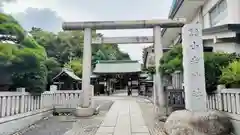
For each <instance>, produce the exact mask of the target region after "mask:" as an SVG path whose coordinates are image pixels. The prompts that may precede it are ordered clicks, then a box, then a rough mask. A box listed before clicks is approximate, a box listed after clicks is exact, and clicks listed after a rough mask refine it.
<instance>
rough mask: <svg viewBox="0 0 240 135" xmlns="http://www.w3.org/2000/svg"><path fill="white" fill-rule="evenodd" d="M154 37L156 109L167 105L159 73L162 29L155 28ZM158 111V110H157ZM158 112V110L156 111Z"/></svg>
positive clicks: (161, 54) (154, 93) (161, 53)
mask: <svg viewBox="0 0 240 135" xmlns="http://www.w3.org/2000/svg"><path fill="white" fill-rule="evenodd" d="M153 37H154V55H155V75H154V87H153V90H154V92H153V96H154V104H155V105H157V106H156V107H163V106H164V105H165V100H164V90H163V85H162V77H161V75H160V74H161V73H160V71H159V65H160V63H159V62H160V59H161V58H162V56H163V46H162V42H161V41H162V36H161V27H160V26H155V27H154V28H153ZM155 109H158V108H155ZM155 111H157V110H155Z"/></svg>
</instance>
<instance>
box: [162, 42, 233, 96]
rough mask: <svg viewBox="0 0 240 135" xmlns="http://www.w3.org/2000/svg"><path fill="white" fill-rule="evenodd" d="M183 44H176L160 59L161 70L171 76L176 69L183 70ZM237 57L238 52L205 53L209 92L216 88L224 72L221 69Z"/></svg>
mask: <svg viewBox="0 0 240 135" xmlns="http://www.w3.org/2000/svg"><path fill="white" fill-rule="evenodd" d="M182 59H183V56H182V46H176V47H174V48H173V49H172V50H170V51H168V52H166V53H164V54H163V57H162V59H161V60H160V67H159V68H160V72H162V74H163V75H165V76H169V75H171V74H172V73H174V72H175V71H183V66H182ZM235 59H236V54H227V53H213V52H205V53H204V65H205V79H206V90H207V92H208V93H210V92H212V91H214V90H216V86H217V85H218V83H219V79H220V76H221V74H222V71H221V69H222V68H223V67H226V66H227V65H228V64H229V63H231V62H232V61H233V60H235Z"/></svg>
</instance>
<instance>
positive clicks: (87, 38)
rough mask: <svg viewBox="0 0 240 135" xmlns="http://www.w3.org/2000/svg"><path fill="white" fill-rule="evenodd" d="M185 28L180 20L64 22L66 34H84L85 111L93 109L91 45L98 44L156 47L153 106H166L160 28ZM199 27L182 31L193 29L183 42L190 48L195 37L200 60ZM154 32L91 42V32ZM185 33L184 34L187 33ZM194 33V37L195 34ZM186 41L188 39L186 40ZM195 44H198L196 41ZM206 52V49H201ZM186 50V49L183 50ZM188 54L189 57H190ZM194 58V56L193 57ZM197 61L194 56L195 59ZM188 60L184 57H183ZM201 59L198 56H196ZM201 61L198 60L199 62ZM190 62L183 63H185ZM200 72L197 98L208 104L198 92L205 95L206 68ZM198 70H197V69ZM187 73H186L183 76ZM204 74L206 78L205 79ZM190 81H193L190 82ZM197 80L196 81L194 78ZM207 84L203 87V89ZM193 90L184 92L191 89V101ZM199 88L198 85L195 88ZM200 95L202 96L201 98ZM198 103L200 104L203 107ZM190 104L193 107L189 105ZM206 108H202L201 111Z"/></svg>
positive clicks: (83, 84)
mask: <svg viewBox="0 0 240 135" xmlns="http://www.w3.org/2000/svg"><path fill="white" fill-rule="evenodd" d="M184 25H185V20H184V19H177V20H170V19H166V20H135V21H98V22H97V21H96V22H64V23H63V30H84V51H83V78H82V89H83V90H84V97H83V98H84V101H83V105H82V107H83V108H88V107H89V105H90V101H89V90H90V75H91V56H92V53H91V45H92V43H95V44H101V43H121V44H125V43H152V42H153V43H154V50H155V51H154V53H155V65H156V75H155V79H154V103H155V105H156V104H157V101H158V102H159V105H160V106H164V104H165V103H164V101H165V100H164V99H165V97H164V93H163V88H162V82H161V75H160V72H159V60H160V59H161V57H162V55H163V46H162V43H161V40H162V37H161V28H176V27H183V26H184ZM199 26H200V25H198V24H196V25H194V26H189V28H188V27H187V28H185V29H188V30H185V29H183V33H186V31H190V30H189V29H190V27H191V29H192V31H191V34H188V33H186V34H185V36H184V35H183V42H184V41H185V42H186V43H187V44H191V43H190V42H188V41H189V39H191V40H193V38H189V36H196V38H197V39H200V40H198V43H199V44H198V47H199V48H200V53H198V55H199V56H201V55H202V53H201V52H203V50H202V51H201V47H202V42H201V41H202V40H201V32H200V33H197V34H196V31H201V28H200V27H199ZM147 28H148V29H149V28H152V29H153V35H154V36H153V37H116V38H98V39H95V40H94V41H92V35H91V34H92V30H110V29H147ZM184 30H185V31H184ZM194 33H195V34H194ZM184 39H187V41H186V40H184ZM194 42H195V41H194ZM202 48H203V47H202ZM183 50H184V49H183ZM183 52H184V55H188V57H189V56H190V53H191V52H190V51H189V50H188V49H187V50H186V51H183ZM188 53H189V54H188ZM191 54H192V55H194V52H192V53H191ZM194 57H195V56H194ZM184 58H185V57H184ZM197 58H198V56H197ZM198 59H199V58H198ZM186 60H188V59H184V61H186ZM186 63H187V62H183V65H184V69H188V70H189V69H190V67H192V66H191V65H189V64H186ZM196 63H197V64H200V65H203V62H202V61H201V62H195V64H196ZM195 67H196V66H195ZM200 67H201V69H199V71H200V72H199V73H200V74H201V77H200V76H198V77H199V78H200V80H201V84H200V85H202V86H204V88H203V87H202V86H201V87H198V88H196V90H198V93H196V92H195V91H194V92H195V93H194V94H195V95H196V96H195V97H198V98H199V97H200V98H201V100H206V99H205V98H204V99H202V97H204V95H205V96H206V93H205V92H199V89H201V90H202V89H203V90H204V91H205V80H204V81H203V79H205V77H204V67H203V66H200ZM195 69H198V68H195ZM184 73H185V72H184ZM202 74H203V75H202ZM184 78H185V79H184V80H189V81H190V80H191V76H190V74H189V73H188V72H187V73H186V74H184ZM188 78H190V79H188ZM195 78H196V77H195ZM203 83H204V85H203ZM189 84H191V83H190V82H188V81H185V85H189ZM189 86H190V87H186V86H185V89H188V90H187V91H189V92H188V94H186V95H187V96H188V97H192V96H190V95H189V93H190V94H191V95H193V94H192V93H193V90H192V88H193V87H192V85H189ZM196 86H198V85H196ZM199 95H200V96H199ZM190 99H192V98H187V97H186V100H190ZM201 102H202V101H201ZM201 102H199V104H201ZM188 103H191V101H189V102H188ZM188 103H186V106H190V108H192V106H194V105H192V104H190V105H188ZM202 108H203V107H201V110H202Z"/></svg>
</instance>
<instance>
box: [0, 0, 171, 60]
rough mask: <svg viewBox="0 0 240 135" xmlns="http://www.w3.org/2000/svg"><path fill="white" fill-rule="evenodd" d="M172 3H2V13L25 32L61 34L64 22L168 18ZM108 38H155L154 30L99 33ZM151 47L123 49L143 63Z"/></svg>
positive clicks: (168, 0) (12, 0) (77, 0)
mask: <svg viewBox="0 0 240 135" xmlns="http://www.w3.org/2000/svg"><path fill="white" fill-rule="evenodd" d="M171 3H172V0H0V12H6V13H10V14H12V15H13V16H14V17H15V18H16V19H17V20H18V21H19V22H20V24H21V25H22V26H23V27H24V28H25V29H30V28H31V27H33V26H34V27H39V28H42V29H44V30H48V31H52V32H58V31H61V30H62V29H61V24H62V22H63V21H104V20H105V21H114V20H148V19H167V17H168V13H169V10H170V7H171ZM97 32H98V33H102V34H103V35H104V36H106V37H120V36H152V35H153V34H152V33H153V32H152V30H151V29H143V30H108V31H106V30H104V31H97ZM149 45H150V44H123V45H119V48H120V50H122V51H124V52H127V53H129V55H130V57H131V59H132V60H139V61H142V49H143V48H144V47H146V46H149Z"/></svg>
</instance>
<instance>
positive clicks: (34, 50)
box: [0, 13, 47, 94]
mask: <svg viewBox="0 0 240 135" xmlns="http://www.w3.org/2000/svg"><path fill="white" fill-rule="evenodd" d="M0 35H3V36H2V37H5V38H1V39H0V59H1V64H0V66H1V67H0V69H3V70H4V69H5V71H7V73H8V74H5V75H7V76H11V80H12V82H13V86H12V87H14V88H17V87H25V88H26V89H27V91H29V92H31V93H34V94H36V93H40V92H42V91H44V90H45V85H46V82H47V81H46V74H47V70H46V66H45V65H44V64H43V63H44V61H45V60H46V58H47V55H46V52H45V49H44V48H43V47H42V46H40V45H39V44H38V43H37V42H36V41H35V40H34V39H33V38H32V37H31V36H29V35H28V34H27V32H25V31H24V29H23V28H22V27H21V26H20V25H19V24H18V23H17V21H16V20H14V19H13V18H12V17H11V16H8V15H6V14H2V13H1V14H0ZM3 41H5V42H8V43H3ZM9 41H12V42H11V43H10V42H9Z"/></svg>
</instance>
